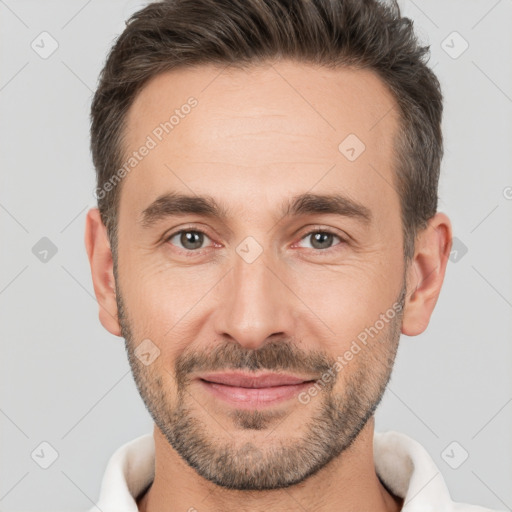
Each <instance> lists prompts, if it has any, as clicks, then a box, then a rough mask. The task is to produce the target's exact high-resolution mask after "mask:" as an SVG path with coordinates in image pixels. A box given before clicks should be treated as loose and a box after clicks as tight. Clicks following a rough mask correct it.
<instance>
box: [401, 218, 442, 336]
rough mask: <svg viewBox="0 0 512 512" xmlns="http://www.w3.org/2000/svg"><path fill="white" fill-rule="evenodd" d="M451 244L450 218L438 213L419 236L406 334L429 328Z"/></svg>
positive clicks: (409, 278) (406, 308)
mask: <svg viewBox="0 0 512 512" xmlns="http://www.w3.org/2000/svg"><path fill="white" fill-rule="evenodd" d="M451 245H452V227H451V223H450V219H449V218H448V217H447V216H446V215H445V214H444V213H436V214H435V215H434V216H433V217H432V218H431V219H430V220H429V221H428V226H427V227H426V228H425V229H424V230H422V231H421V232H419V233H418V235H417V237H416V243H415V252H414V257H413V259H412V261H411V263H410V264H409V268H408V271H407V295H406V299H405V306H404V316H403V320H402V333H403V334H405V335H407V336H416V335H418V334H421V333H422V332H423V331H424V330H425V329H426V328H427V326H428V324H429V321H430V317H431V315H432V312H433V310H434V307H435V305H436V303H437V299H438V297H439V294H440V292H441V287H442V284H443V280H444V275H445V272H446V266H447V263H448V257H449V255H450V250H451Z"/></svg>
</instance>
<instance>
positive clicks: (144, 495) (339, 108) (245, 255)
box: [85, 0, 484, 512]
mask: <svg viewBox="0 0 512 512" xmlns="http://www.w3.org/2000/svg"><path fill="white" fill-rule="evenodd" d="M427 51H428V49H427V48H424V47H421V46H419V44H418V42H417V40H416V38H415V36H414V33H413V31H412V23H411V22H410V21H409V20H407V19H405V18H402V17H401V16H400V12H399V9H398V6H396V5H395V4H384V3H380V2H377V1H372V0H365V1H360V0H314V1H312V0H294V1H293V2H291V1H286V0H231V1H230V2H223V1H217V2H214V1H212V0H181V1H179V0H175V1H163V2H161V3H153V4H150V5H149V6H148V7H146V8H144V9H143V10H141V11H140V12H138V13H136V14H135V15H134V16H133V17H132V18H131V19H130V21H129V22H128V24H127V27H126V29H125V31H124V32H123V34H122V35H121V36H120V37H119V39H118V41H117V42H116V44H115V46H114V47H113V49H112V51H111V53H110V55H109V57H108V60H107V62H106V65H105V67H104V69H103V72H102V75H101V79H100V83H99V87H98V90H97V92H96V94H95V97H94V100H93V105H92V127H91V137H92V144H91V146H92V152H93V159H94V164H95V166H96V170H97V179H98V189H97V198H98V209H92V210H90V211H89V213H88V216H87V225H86V235H85V242H86V247H87V252H88V257H89V261H90V264H91V271H92V278H93V283H94V290H95V294H96V297H97V299H98V303H99V306H100V309H99V315H100V321H101V323H102V324H103V326H104V327H105V328H106V329H107V330H108V331H109V332H111V333H112V334H114V335H117V336H122V337H123V338H124V339H125V340H126V349H127V353H128V358H129V362H130V366H131V369H132V372H133V376H134V379H135V382H136V384H137V387H138V389H139V392H140V394H141V396H142V398H143V400H144V402H145V404H146V407H147V409H148V411H149V412H150V414H151V416H152V418H153V420H154V422H155V426H154V432H153V434H152V435H151V434H148V435H146V436H142V437H140V438H138V439H136V440H134V441H132V442H130V443H128V444H126V445H124V446H122V447H121V448H120V449H119V450H118V451H117V452H116V453H115V454H114V455H113V456H112V458H111V460H110V462H109V465H108V467H107V470H106V472H105V476H104V479H103V483H102V489H101V495H100V498H99V501H98V503H97V507H94V508H93V509H92V510H101V511H103V512H110V511H114V510H116V511H119V510H123V511H137V510H140V511H146V512H157V511H158V512H160V511H164V510H168V511H174V510H189V511H193V510H198V511H202V510H205V511H223V512H226V511H234V510H237V511H240V510H243V511H261V510H272V511H285V510H307V511H313V510H314V511H332V510H337V511H361V510H372V511H390V512H391V511H398V510H409V511H416V510H418V511H419V510H422V511H423V510H436V511H437V510H460V511H462V510H464V511H477V510H484V509H482V508H481V507H477V506H471V505H462V504H455V503H453V502H452V501H451V499H450V496H449V493H448V491H447V489H446V486H445V484H444V483H443V481H442V477H441V475H440V474H439V471H438V470H437V469H436V468H435V466H434V463H433V461H432V460H431V459H430V457H429V456H428V454H427V453H426V452H425V451H424V449H423V448H422V447H421V446H420V445H419V444H418V443H416V442H415V441H413V440H412V439H410V438H408V437H406V436H405V435H402V434H399V433H395V432H388V433H382V434H376V433H374V413H375V410H376V407H377V405H378V404H379V402H380V400H381V398H382V395H383V393H384V390H385V388H386V385H387V383H388V381H389V378H390V375H391V371H392V367H393V362H394V359H395V354H396V350H397V347H398V342H399V338H400V334H401V333H404V334H406V335H409V336H415V335H417V334H420V333H422V332H423V331H424V330H425V329H426V327H427V325H428V323H429V319H430V316H431V314H432V311H433V309H434V307H435V304H436V301H437V298H438V296H439V293H440V290H441V286H442V283H443V278H444V274H445V270H446V264H447V258H448V255H449V253H450V247H451V239H452V230H451V225H450V221H449V219H448V218H447V216H446V215H444V214H443V213H439V212H437V183H438V177H439V167H440V161H441V158H442V152H443V150H442V134H441V128H440V124H441V116H442V95H441V91H440V87H439V83H438V81H437V79H436V77H435V76H434V74H433V73H432V72H431V71H430V70H429V68H428V67H427V65H426V64H425V56H426V55H427Z"/></svg>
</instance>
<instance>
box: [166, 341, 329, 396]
mask: <svg viewBox="0 0 512 512" xmlns="http://www.w3.org/2000/svg"><path fill="white" fill-rule="evenodd" d="M334 363H335V360H334V359H332V358H329V357H327V356H326V355H325V354H324V353H323V352H320V351H315V350H313V351H308V352H305V351H304V350H302V349H300V348H299V347H298V346H297V345H296V344H294V343H291V342H290V341H287V340H284V341H276V340H273V341H270V342H268V343H266V344H265V345H263V346H261V347H259V348H257V349H246V348H244V347H242V346H241V345H239V344H238V343H234V342H227V343H224V344H222V345H218V346H215V347H213V348H212V349H210V350H207V351H206V352H197V351H195V352H186V353H183V354H182V355H181V356H179V357H178V358H177V360H176V362H175V376H176V380H177V383H178V386H180V385H183V384H184V383H185V381H186V379H187V376H188V375H189V374H190V373H192V372H213V371H220V370H246V371H254V372H255V371H257V370H273V371H276V370H284V371H287V372H297V373H306V374H318V376H319V377H320V376H321V375H322V374H323V373H325V372H326V371H328V370H329V369H330V368H332V367H333V366H334Z"/></svg>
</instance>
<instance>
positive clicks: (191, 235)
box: [180, 231, 203, 249]
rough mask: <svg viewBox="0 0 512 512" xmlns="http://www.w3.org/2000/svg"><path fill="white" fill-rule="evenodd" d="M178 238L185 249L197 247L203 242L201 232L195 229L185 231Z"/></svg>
mask: <svg viewBox="0 0 512 512" xmlns="http://www.w3.org/2000/svg"><path fill="white" fill-rule="evenodd" d="M180 238H181V240H180V242H181V244H182V245H183V247H186V248H187V249H197V248H199V247H201V245H202V244H203V234H202V233H199V232H197V231H185V232H184V233H182V234H181V237H180ZM194 239H195V241H194Z"/></svg>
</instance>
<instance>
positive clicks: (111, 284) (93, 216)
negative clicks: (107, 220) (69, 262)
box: [85, 208, 121, 336]
mask: <svg viewBox="0 0 512 512" xmlns="http://www.w3.org/2000/svg"><path fill="white" fill-rule="evenodd" d="M85 248H86V250H87V256H88V258H89V264H90V266H91V275H92V282H93V286H94V293H95V295H96V299H97V301H98V305H99V317H100V322H101V324H102V325H103V327H105V329H107V331H109V332H110V333H112V334H114V335H115V336H121V327H120V326H119V322H118V316H117V313H118V312H117V302H116V289H115V280H114V271H113V267H114V265H113V260H112V251H111V250H110V243H109V241H108V236H107V229H106V227H105V225H104V224H103V222H102V221H101V217H100V212H99V210H98V208H91V209H90V210H89V211H88V212H87V218H86V221H85Z"/></svg>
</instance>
